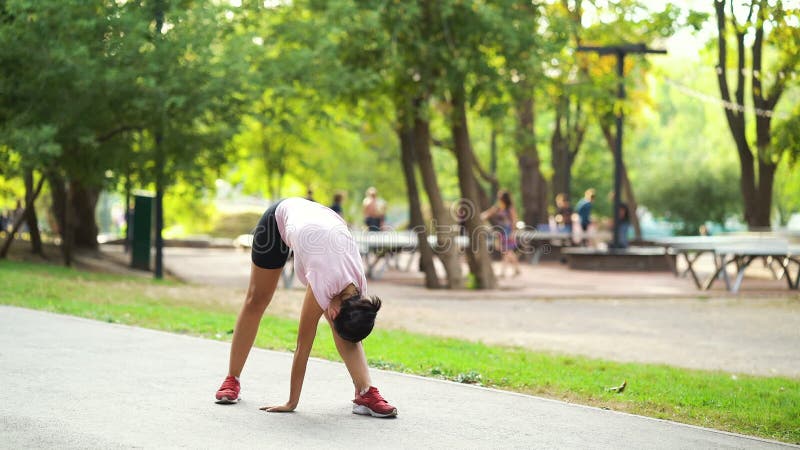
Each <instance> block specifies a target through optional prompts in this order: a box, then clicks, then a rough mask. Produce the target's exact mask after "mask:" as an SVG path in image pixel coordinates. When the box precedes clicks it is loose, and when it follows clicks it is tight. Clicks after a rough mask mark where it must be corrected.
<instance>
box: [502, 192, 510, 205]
mask: <svg viewBox="0 0 800 450" xmlns="http://www.w3.org/2000/svg"><path fill="white" fill-rule="evenodd" d="M500 201H502V202H503V203H504V204H505V205H506V208H511V194H509V193H508V191H506V190H502V191H500Z"/></svg>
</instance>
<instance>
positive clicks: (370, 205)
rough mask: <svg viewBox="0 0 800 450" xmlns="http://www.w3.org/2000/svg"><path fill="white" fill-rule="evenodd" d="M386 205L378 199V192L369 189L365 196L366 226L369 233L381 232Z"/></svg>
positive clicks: (371, 188)
mask: <svg viewBox="0 0 800 450" xmlns="http://www.w3.org/2000/svg"><path fill="white" fill-rule="evenodd" d="M385 208H386V203H385V202H383V201H382V200H380V199H378V190H377V189H375V188H374V187H372V186H371V187H369V188H368V189H367V192H366V193H365V196H364V202H363V213H364V224H365V225H366V226H367V230H368V231H381V228H383V217H384V210H385Z"/></svg>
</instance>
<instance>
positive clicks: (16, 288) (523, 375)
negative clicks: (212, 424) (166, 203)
mask: <svg viewBox="0 0 800 450" xmlns="http://www.w3.org/2000/svg"><path fill="white" fill-rule="evenodd" d="M191 289H193V288H191V287H189V286H185V285H181V284H180V283H176V282H169V281H166V282H163V281H162V282H156V281H151V280H147V279H139V278H131V277H122V276H113V275H105V274H96V273H87V272H80V271H76V270H72V269H66V268H63V267H56V266H50V265H42V264H31V263H18V262H5V261H4V262H0V303H2V304H7V305H16V306H22V307H26V308H34V309H41V310H47V311H52V312H58V313H64V314H72V315H76V316H81V317H88V318H91V319H96V320H102V321H107V322H114V323H124V324H130V325H138V326H143V327H148V328H155V329H159V330H165V331H170V332H176V333H185V334H192V335H198V336H204V337H208V338H211V339H220V340H228V339H230V336H231V334H232V332H233V330H232V328H233V324H234V321H235V308H232V307H230V306H222V305H213V304H199V305H192V304H191V298H185V297H187V296H191V292H196V291H191V292H190V290H191ZM184 291H186V292H184ZM182 296H183V297H182ZM319 328H320V329H319V332H320V338H319V339H317V342H316V343H315V346H314V351H313V355H314V356H317V357H320V358H325V359H332V360H337V359H338V355H337V354H336V349H335V347H334V345H333V341H332V339H330V338H329V337H328V335H329V330H328V326H327V324H325V323H324V321H322V322H321V324H320V326H319ZM296 330H297V321H296V320H290V319H284V318H279V317H272V316H269V315H267V316H265V317H264V320H263V321H262V326H261V329H260V331H259V335H258V338H257V340H256V345H257V346H258V347H263V348H270V349H277V350H287V351H291V350H292V349H293V348H294V342H295V339H296ZM365 346H366V348H367V355H368V356H369V362H370V364H371V365H372V366H374V367H379V368H384V369H389V370H394V371H399V372H406V373H414V374H419V375H425V376H431V377H438V378H445V379H449V380H453V381H459V382H464V383H479V384H482V385H484V386H492V387H497V388H500V389H507V390H512V391H517V392H523V393H529V394H535V395H541V396H545V397H550V398H555V399H561V400H566V401H570V402H575V403H582V404H587V405H593V406H598V407H602V408H608V409H613V410H618V411H625V412H629V413H634V414H641V415H646V416H651V417H657V418H661V419H669V420H675V421H679V422H684V423H689V424H694V425H700V426H705V427H711V428H717V429H721V430H727V431H732V432H737V433H744V434H749V435H754V436H761V437H765V438H770V439H777V440H781V441H786V442H793V443H800V380H796V379H788V378H778V377H771V378H766V377H754V376H744V375H737V376H733V375H731V374H728V373H722V372H705V371H697V370H687V369H678V368H673V367H668V366H663V365H651V364H625V363H616V362H610V361H603V360H597V359H590V358H584V357H577V356H563V355H553V354H548V353H541V352H532V351H528V350H524V349H519V348H509V347H499V346H488V345H483V344H480V343H471V342H466V341H461V340H457V339H443V338H435V337H429V336H423V335H419V334H412V333H406V332H401V331H387V330H376V331H375V332H373V334H372V335H371V336H370V337H369V338H368V339H367V340H366V341H365ZM623 380H627V382H628V386H627V388H626V389H625V391H624V392H623V393H621V394H616V393H612V392H608V391H607V388H608V387H610V386H617V385H619V384H620V383H621V382H622V381H623Z"/></svg>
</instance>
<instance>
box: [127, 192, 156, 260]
mask: <svg viewBox="0 0 800 450" xmlns="http://www.w3.org/2000/svg"><path fill="white" fill-rule="evenodd" d="M133 199H134V200H133V228H132V229H131V267H133V268H134V269H141V270H148V271H149V270H150V236H151V235H152V232H153V197H152V196H147V195H134V197H133Z"/></svg>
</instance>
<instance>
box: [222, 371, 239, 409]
mask: <svg viewBox="0 0 800 450" xmlns="http://www.w3.org/2000/svg"><path fill="white" fill-rule="evenodd" d="M238 401H239V379H238V378H236V377H234V376H228V377H226V378H225V381H223V382H222V386H220V387H219V390H218V391H217V403H219V404H221V405H228V404H231V403H237V402H238Z"/></svg>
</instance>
